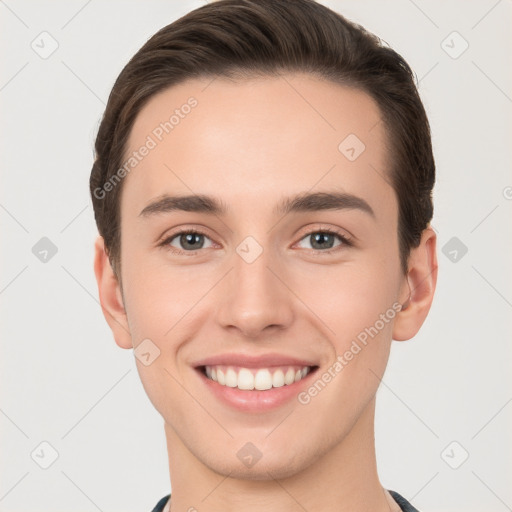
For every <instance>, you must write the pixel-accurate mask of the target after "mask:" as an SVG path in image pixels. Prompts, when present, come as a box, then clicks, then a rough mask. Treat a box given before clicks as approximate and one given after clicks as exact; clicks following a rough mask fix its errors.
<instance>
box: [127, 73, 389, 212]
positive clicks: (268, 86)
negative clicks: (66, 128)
mask: <svg viewBox="0 0 512 512" xmlns="http://www.w3.org/2000/svg"><path fill="white" fill-rule="evenodd" d="M144 148H147V149H144ZM142 153H144V155H142ZM133 155H136V156H133ZM125 157H126V159H125V163H126V162H127V161H128V159H130V160H131V163H132V164H133V165H128V166H126V167H127V170H128V171H129V172H128V173H127V177H126V180H127V182H126V183H125V184H124V190H123V195H122V210H123V209H126V208H128V207H130V209H134V210H137V211H138V212H140V211H141V210H142V209H143V208H144V205H145V204H147V202H148V201H149V200H150V199H152V198H155V197H158V196H161V195H163V194H173V195H176V194H187V195H188V194H194V193H201V194H203V193H204V194H208V195H216V196H218V195H222V196H223V197H224V198H225V202H226V203H228V204H231V203H233V204H238V205H239V206H240V207H241V208H242V207H246V208H248V209H249V208H253V207H254V204H257V205H259V206H263V205H265V204H266V203H267V202H268V205H269V208H270V207H271V205H272V204H274V203H275V202H276V201H277V200H278V199H279V198H281V197H282V196H283V194H284V193H285V194H286V195H288V194H293V193H299V192H304V191H307V190H312V189H315V190H326V189H329V190H334V189H335V190H337V191H340V192H344V191H348V192H351V193H356V194H359V195H364V196H365V197H367V198H369V199H370V200H371V199H372V198H373V200H376V201H382V200H384V201H386V200H390V201H391V202H393V200H394V199H393V191H392V189H391V187H390V185H389V183H388V181H387V174H388V150H387V147H386V133H385V128H384V124H383V123H382V121H381V114H380V111H379V108H378V106H377V104H376V103H375V101H374V100H373V99H372V98H371V97H370V96H369V95H367V94H366V93H364V92H363V91H361V90H358V89H354V88H349V87H347V86H342V85H338V84H334V83H332V82H329V81H326V80H321V79H318V78H315V77H312V76H310V75H305V74H287V75H282V76H279V77H260V78H253V79H240V80H236V81H230V80H227V79H225V78H215V79H213V80H212V79H211V78H209V79H194V80H188V81H186V82H182V83H180V84H179V85H176V86H172V87H170V88H168V89H166V90H164V91H162V92H160V93H158V94H157V95H155V96H153V97H152V98H151V99H150V100H149V102H148V103H147V104H146V105H145V106H144V108H143V109H142V110H141V111H140V112H139V114H138V116H137V118H136V120H135V123H134V125H133V128H132V131H131V133H130V137H129V140H128V146H127V152H126V155H125ZM251 198H253V199H254V200H257V203H254V204H253V203H251ZM251 204H252V206H250V205H251ZM388 204H389V201H388Z"/></svg>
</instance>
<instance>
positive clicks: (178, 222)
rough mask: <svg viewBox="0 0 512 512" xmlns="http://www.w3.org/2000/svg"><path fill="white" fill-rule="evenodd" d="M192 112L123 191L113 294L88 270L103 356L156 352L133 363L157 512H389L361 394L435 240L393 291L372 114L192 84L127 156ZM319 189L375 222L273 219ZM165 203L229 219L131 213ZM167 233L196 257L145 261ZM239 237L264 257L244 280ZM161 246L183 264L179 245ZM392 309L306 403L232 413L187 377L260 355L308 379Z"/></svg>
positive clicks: (369, 401)
mask: <svg viewBox="0 0 512 512" xmlns="http://www.w3.org/2000/svg"><path fill="white" fill-rule="evenodd" d="M292 86H293V87H292ZM190 96H194V97H195V98H196V99H197V101H198V105H197V107H195V108H194V109H193V110H192V111H191V112H190V114H188V116H186V117H185V118H184V119H182V120H181V121H180V123H179V125H177V126H176V127H175V128H174V130H173V131H172V132H171V133H170V134H169V135H167V136H166V137H165V138H164V139H163V140H162V142H160V143H159V144H158V146H157V147H156V148H155V149H153V150H152V151H151V152H150V153H149V155H148V156H146V157H145V158H144V159H143V160H142V161H141V162H140V163H139V164H138V166H137V167H136V168H135V169H134V170H133V171H132V172H131V173H130V174H129V175H127V177H126V178H125V181H124V185H123V187H124V188H123V193H122V196H121V219H122V221H121V275H120V279H121V284H122V289H121V286H120V283H119V281H118V279H116V276H115V275H114V273H113V272H112V269H111V267H110V264H109V262H108V258H107V256H106V253H105V248H104V245H103V240H102V238H101V237H99V238H98V240H97V242H96V259H95V273H96V278H97V281H98V287H99V295H100V300H101V305H102V308H103V312H104V314H105V318H106V320H107V322H108V323H109V325H110V327H111V329H112V332H113V335H114V338H115V341H116V343H117V344H118V345H119V346H120V347H122V348H125V349H132V348H136V347H137V346H138V345H139V344H140V343H141V342H142V340H144V339H147V338H149V339H150V340H151V341H152V342H153V343H154V344H155V345H156V346H158V348H159V350H160V356H159V357H158V358H157V359H155V360H154V362H152V364H150V365H149V366H145V365H143V364H142V363H141V362H140V361H139V360H138V359H135V360H136V363H137V369H138V371H139V374H140V378H141V380H142V383H143V385H144V388H145V390H146V392H147V394H148V396H149V398H150V400H151V402H152V403H153V405H154V406H155V408H156V409H157V410H158V411H159V413H160V414H161V415H162V417H163V419H164V421H165V434H166V440H167V447H168V456H169V469H170V477H171V482H172V502H171V507H170V509H171V511H172V512H177V511H182V510H183V511H186V510H188V509H189V508H190V507H195V508H196V509H198V510H202V509H205V508H206V509H208V510H209V511H210V512H216V511H232V510H233V511H234V510H244V511H249V512H250V511H253V510H254V511H256V510H262V509H263V507H265V508H264V509H268V510H273V511H299V510H300V511H303V510H304V509H305V510H308V511H310V512H313V511H319V510H322V511H323V512H329V511H334V510H336V511H337V512H340V511H351V512H358V511H361V512H362V511H370V510H371V511H389V510H399V507H398V505H397V504H396V503H395V502H394V501H393V499H392V498H391V496H390V495H389V493H388V492H387V491H386V490H385V489H384V488H383V487H382V486H381V484H380V482H379V478H378V475H377V468H376V458H375V446H374V412H375V394H376V391H377V388H378V386H379V383H380V379H381V378H382V376H383V374H384V371H385V368H386V364H387V361H388V356H389V351H390V345H391V341H392V339H395V340H398V341H402V340H407V339H410V338H411V337H413V336H414V335H415V334H416V332H417V331H418V329H419V328H420V326H421V325H422V323H423V321H424V320H425V318H426V316H427V314H428V311H429V308H430V305H431V302H432V298H433V294H434V289H435V284H436V279H437V259H436V236H435V233H434V231H433V230H432V229H431V228H430V227H429V228H427V229H426V230H425V231H424V233H423V236H422V239H421V243H420V245H419V247H418V248H416V249H413V250H412V252H411V255H410V258H409V270H408V273H407V274H406V275H404V274H403V273H402V272H401V269H400V258H399V251H398V238H397V236H398V235H397V223H398V203H397V199H396V196H395V193H394V190H393V189H392V188H391V186H390V185H389V183H388V182H387V181H386V180H385V179H383V178H382V176H386V175H387V173H388V171H389V154H388V150H387V146H386V133H385V126H384V124H383V123H382V122H380V113H379V109H378V107H377V105H376V103H375V102H374V101H373V100H372V99H371V98H370V97H369V96H368V95H366V94H365V93H364V92H361V91H358V90H355V89H349V88H347V87H344V86H341V85H338V84H333V83H331V82H327V81H324V80H320V79H317V78H315V77H313V76H309V75H305V74H298V73H294V74H291V73H290V74H287V75H284V76H281V77H265V78H257V79H247V78H244V79H240V80H238V81H228V80H226V79H221V78H217V79H215V80H214V81H213V82H212V81H211V80H189V81H187V82H184V83H182V84H180V85H177V86H173V87H171V88H169V89H167V90H165V91H164V92H162V93H159V94H158V95H156V96H154V97H153V98H152V99H151V100H150V101H149V103H148V104H147V105H146V106H145V107H144V109H143V110H142V111H141V112H140V113H139V115H138V117H137V119H136V122H135V125H134V127H133V130H132V132H131V136H130V139H129V148H128V149H129V151H128V152H131V151H133V150H136V149H137V148H139V147H140V146H141V145H142V144H143V143H144V141H145V140H146V137H147V136H148V134H150V133H151V132H152V130H153V129H154V128H155V126H158V125H159V123H161V122H162V121H163V120H165V119H166V118H168V115H166V113H167V112H172V110H174V109H175V108H179V107H180V105H183V104H184V103H186V101H187V99H188V98H189V97H190ZM351 133H352V134H356V135H357V136H358V137H359V139H360V140H362V141H363V142H364V144H365V146H366V149H365V151H364V152H363V153H362V154H361V155H360V156H359V157H358V158H357V159H356V160H355V161H353V162H351V161H349V160H348V159H347V158H346V157H345V156H344V155H343V154H342V153H341V152H340V151H339V150H338V145H339V144H340V142H341V141H342V140H343V139H344V138H345V137H346V136H347V135H348V134H351ZM376 171H378V172H376ZM318 191H338V192H340V191H341V192H347V193H350V194H354V195H356V196H358V197H360V198H363V199H364V200H365V201H366V202H367V203H368V204H369V205H370V206H371V208H372V209H373V211H374V214H375V216H374V217H373V216H371V215H369V214H367V213H365V212H363V211H360V210H358V209H343V210H323V211H316V212H302V213H289V214H288V215H285V216H282V215H274V214H273V213H272V209H273V208H274V206H275V205H276V204H277V203H278V202H279V201H280V200H281V199H282V198H283V197H287V196H290V195H293V194H296V193H302V192H318ZM165 193H167V194H173V195H181V194H183V195H188V194H208V195H212V196H216V197H218V198H221V199H222V200H223V201H224V202H225V203H226V204H227V205H228V207H229V212H228V213H227V214H226V215H225V216H215V215H208V214H206V213H196V212H183V211H174V212H167V213H161V214H158V215H151V216H147V217H146V216H141V215H140V212H141V211H142V210H143V209H144V208H145V207H146V206H147V205H148V204H149V203H151V202H152V201H154V200H155V199H157V198H159V197H161V196H162V194H165ZM178 227H186V228H198V229H202V230H203V231H204V232H205V234H206V237H205V238H204V239H201V240H202V241H203V243H204V246H203V248H200V249H199V250H196V251H195V252H194V251H191V250H190V249H188V251H189V253H188V254H187V253H185V254H176V253H173V252H172V251H171V249H169V245H170V242H169V243H168V244H167V247H162V246H159V245H158V244H159V242H161V241H162V240H164V239H165V238H168V237H169V236H171V235H172V234H173V233H175V232H176V231H177V228H178ZM321 228H331V229H336V230H339V231H340V232H341V233H342V234H344V235H349V236H350V237H351V240H352V241H353V245H352V246H346V245H344V244H343V243H342V242H341V241H340V240H339V239H337V238H336V237H334V240H333V241H332V247H333V248H334V249H338V250H335V251H334V252H332V253H331V254H330V255H328V254H325V251H323V250H322V249H319V248H315V246H314V245H313V242H312V241H311V237H310V236H309V235H310V234H311V233H317V232H321V231H322V229H321ZM247 236H252V237H254V239H256V240H257V242H258V243H259V244H260V246H261V247H262V248H263V252H262V253H261V255H260V256H259V257H258V258H257V259H256V260H255V261H254V262H252V263H251V264H248V263H247V262H246V261H245V260H244V259H243V258H242V257H240V256H239V254H238V253H237V252H236V248H237V246H238V245H239V244H240V243H241V242H242V241H243V240H244V239H245V238H246V237H247ZM199 245H200V244H199ZM172 247H173V248H175V249H176V250H180V249H181V251H183V252H185V251H186V250H187V248H186V247H184V246H183V244H181V245H180V237H179V236H178V237H175V238H174V240H173V241H172ZM329 247H330V246H329ZM340 247H341V248H340ZM190 253H192V254H190ZM396 302H399V303H400V304H403V303H405V302H407V303H408V306H407V307H406V308H405V309H404V310H403V311H401V312H399V313H398V314H397V315H396V316H395V317H394V319H393V320H392V321H389V322H388V323H387V324H386V325H385V327H384V328H383V329H382V330H380V331H379V333H378V335H377V336H375V337H374V338H373V339H371V341H369V343H368V344H367V345H366V346H365V347H364V348H363V349H362V350H361V351H360V352H359V353H358V354H357V355H356V356H355V357H354V358H353V359H352V360H351V361H350V362H349V363H348V364H347V365H346V366H345V367H344V368H343V370H342V371H341V372H340V373H339V374H338V375H337V376H336V378H334V379H332V381H331V382H330V383H329V384H328V385H327V386H326V387H325V388H324V389H323V390H322V391H321V392H320V393H319V394H318V395H317V396H316V397H314V399H312V400H311V401H310V403H309V404H307V405H302V404H300V403H299V402H298V401H297V400H291V401H289V402H288V403H286V404H285V405H284V406H281V407H279V408H277V409H275V410H273V411H268V412H264V413H259V414H250V413H244V412H239V411H237V410H234V409H232V408H230V407H229V406H227V405H224V404H223V403H221V402H219V401H218V400H217V399H216V398H214V397H213V396H212V395H211V393H210V392H209V391H208V390H207V389H206V387H205V386H204V383H203V382H201V380H200V378H199V377H198V375H197V372H196V371H195V370H194V369H193V368H192V366H191V365H192V364H193V363H194V361H198V359H200V358H203V357H207V356H213V355H217V354H221V353H226V352H231V351H232V352H238V353H244V354H254V355H259V354H264V353H268V352H273V353H279V354H286V355H290V356H294V357H298V358H305V359H308V360H313V361H316V362H317V364H318V365H319V367H320V368H319V370H318V374H319V375H321V374H322V373H323V372H325V371H326V370H327V368H328V367H329V366H331V365H332V364H333V363H334V361H335V359H336V355H339V354H343V353H344V352H345V351H346V350H347V349H349V347H350V345H351V343H352V341H353V340H354V339H355V338H356V337H357V335H358V334H359V333H360V332H361V331H363V330H364V329H365V327H369V326H372V325H374V324H375V322H376V320H377V319H379V315H380V314H382V313H385V312H386V311H387V310H389V308H391V307H392V305H393V304H394V303H396ZM247 442H251V443H253V444H254V445H255V446H256V447H257V448H258V449H259V450H260V452H261V453H262V457H261V459H260V460H259V461H258V462H257V463H256V464H255V465H254V466H252V467H251V468H248V467H246V466H245V465H244V464H242V462H241V461H240V460H239V459H238V457H237V455H236V454H237V452H238V450H239V449H240V448H241V447H242V446H244V445H245V444H246V443H247ZM203 500H204V501H203Z"/></svg>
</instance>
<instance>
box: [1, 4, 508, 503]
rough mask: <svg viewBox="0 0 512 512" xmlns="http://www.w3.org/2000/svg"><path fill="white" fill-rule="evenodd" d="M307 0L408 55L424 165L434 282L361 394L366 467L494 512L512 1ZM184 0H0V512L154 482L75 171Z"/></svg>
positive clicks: (126, 356)
mask: <svg viewBox="0 0 512 512" xmlns="http://www.w3.org/2000/svg"><path fill="white" fill-rule="evenodd" d="M323 3H325V4H326V5H328V6H330V7H332V8H334V9H335V10H337V11H339V12H340V13H342V14H344V15H345V16H347V17H348V18H349V19H352V20H354V21H357V22H360V23H362V24H363V25H364V26H366V27H367V28H368V29H370V30H371V31H373V32H375V33H376V34H377V35H379V36H380V37H382V38H383V39H384V40H385V41H387V42H388V43H389V44H390V45H391V46H392V47H393V48H395V49H396V50H397V51H398V52H399V53H401V54H402V55H403V56H404V57H405V58H406V60H407V61H408V62H409V63H410V64H411V66H412V67H413V69H414V70H415V72H416V74H417V76H418V79H419V80H420V92H421V95H422V98H423V100H424V102H425V105H426V108H427V111H428V114H429V118H430V121H431V126H432V131H433V143H434V149H435V155H436V162H437V170H438V175H437V185H436V188H435V218H434V221H433V225H434V227H435V229H436V230H437V232H438V241H439V264H440V268H439V282H438V289H437V292H436V298H435V300H434V305H433V307H432V311H431V314H430V316H429V318H428V320H427V321H426V323H425V325H424V327H423V328H422V330H421V332H420V333H419V335H418V336H417V337H416V338H415V339H413V340H411V341H408V342H401V343H399V342H394V343H393V346H392V352H391V357H390V362H389V367H388V369H387V372H386V374H385V376H384V379H383V382H382V384H381V387H380V389H379V391H378V401H377V402H378V408H377V417H376V443H377V456H378V466H379V473H380V477H381V481H382V483H383V485H384V486H385V487H387V488H388V489H394V490H396V491H398V492H400V493H401V494H403V495H404V496H405V497H406V498H408V499H410V500H412V502H413V504H414V505H415V506H416V507H417V508H419V509H420V510H421V511H422V512H426V511H429V510H431V511H434V510H435V511H437V512H440V511H465V512H473V511H475V512H476V511H483V510H485V511H487V512H488V511H496V512H501V511H506V510H512V484H511V483H512V440H511V431H512V429H511V426H512V403H511V401H512V385H511V384H512V375H511V373H512V372H511V371H510V368H511V361H512V357H511V355H512V354H511V353H512V348H511V343H510V341H511V322H510V320H511V316H512V315H511V312H512V286H511V275H512V272H511V265H510V262H511V261H512V257H511V256H512V242H511V232H510V228H511V219H512V216H511V213H512V200H511V198H512V188H511V187H512V175H511V172H510V163H511V149H510V148H511V140H512V139H511V131H512V130H511V112H512V92H511V86H512V67H511V65H510V62H511V59H510V48H511V35H510V23H511V11H512V2H511V0H501V1H496V0H481V1H464V2H463V1H462V0H461V1H453V0H452V1H440V0H436V1H429V2H427V1H426V0H423V1H420V0H415V1H414V2H413V1H412V0H396V1H392V2H391V1H367V0H365V1H341V0H340V1H335V0H331V1H324V2H323ZM203 4H204V2H203V1H200V0H198V1H180V2H175V1H167V2H163V1H155V0H152V1H148V0H145V1H142V0H138V1H133V0H132V1H122V2H121V1H120V0H115V1H109V2H105V1H104V2H100V1H99V0H92V1H91V0H89V1H84V0H72V1H70V0H68V1H63V0H60V1H55V2H51V3H50V2H36V1H30V2H29V1H16V0H5V1H4V0H0V39H1V43H2V46H1V48H2V65H1V78H0V102H1V103H0V104H1V109H2V110H1V115H2V118H1V119H2V122H1V127H2V132H1V137H0V144H1V155H2V159H1V173H2V176H1V180H2V181H1V183H2V187H1V190H0V223H1V228H2V250H1V269H2V272H1V276H0V304H1V328H2V332H1V343H2V345H1V357H0V364H1V369H0V378H1V382H0V385H1V388H0V390H1V402H0V429H1V441H2V442H1V454H0V468H1V469H0V471H1V473H0V475H1V480H0V510H1V511H2V512H21V511H23V512H27V511H31V512H39V511H40V512H43V511H45V512H48V511H52V512H64V511H66V512H70V511H75V512H78V511H80V512H86V511H91V512H94V511H98V510H100V511H105V512H107V511H108V512H118V511H125V512H142V511H144V510H148V511H149V510H150V509H151V508H152V507H153V506H154V505H155V504H156V502H157V501H158V500H159V499H160V498H161V497H162V496H164V495H165V494H167V493H168V492H169V491H170V487H169V475H168V467H167V453H166V447H165V440H164V433H163V420H162V419H161V417H160V416H159V415H158V413H157V412H156V411H155V410H154V409H153V406H152V405H151V403H150V402H149V400H148V398H147V397H146V395H145V392H144V390H143V388H142V385H141V383H140V381H139V377H138V374H137V371H136V368H135V363H134V359H133V355H132V351H128V350H122V349H120V348H118V347H117V345H115V343H114V341H113V338H112V336H111V333H110V331H109V329H108V327H107V324H106V322H105V321H104V319H103V316H102V313H101V310H100V307H99V305H98V301H97V290H96V283H95V280H94V274H93V270H92V258H93V242H94V239H95V235H96V227H95V224H94V221H93V212H92V207H91V201H90V199H89V196H88V180H89V173H90V168H91V164H92V159H93V151H92V147H93V140H94V137H95V134H96V130H97V126H98V122H99V119H100V117H101V115H102V112H103V110H104V106H105V102H106V100H107V97H108V94H109V92H110V89H111V87H112V85H113V81H114V80H115V78H116V77H117V75H118V73H119V72H120V71H121V69H122V67H123V66H124V64H125V63H126V62H127V60H128V59H129V58H130V57H131V56H132V54H133V53H135V51H136V50H137V49H138V48H139V47H140V46H141V45H142V44H143V43H144V42H145V41H146V39H147V38H149V37H150V36H151V35H152V34H153V33H154V32H156V31H157V30H158V29H159V28H161V27H162V26H164V25H166V24H168V23H170V22H172V21H173V20H174V19H176V18H177V17H179V16H181V15H183V14H185V13H186V12H188V11H189V10H191V9H193V8H196V7H199V6H201V5H203ZM43 31H47V32H49V33H50V34H51V36H52V38H54V39H55V40H56V41H57V42H58V45H59V46H58V48H57V50H56V51H55V52H54V53H53V54H52V55H51V56H49V57H48V58H47V59H43V58H41V57H40V56H39V55H38V53H36V52H35V51H34V50H33V49H32V48H31V43H32V41H35V43H34V45H36V44H38V45H39V47H42V46H43V44H44V46H45V48H46V49H48V48H50V46H49V45H50V41H49V39H46V40H45V42H44V43H42V42H41V37H47V36H40V33H41V32H43ZM453 31H456V32H458V34H459V35H460V37H459V36H458V35H456V34H455V35H453V34H452V32H453ZM461 38H463V39H461ZM443 41H444V43H443ZM464 41H467V43H468V44H469V47H468V48H467V50H466V51H465V52H464V53H462V54H461V55H460V56H458V58H453V57H454V56H457V54H458V53H459V52H460V51H461V50H462V49H463V48H464V44H465V43H464ZM40 51H42V49H41V50H40ZM450 54H451V55H450ZM42 237H48V238H49V239H50V240H51V241H52V242H53V243H54V244H55V245H56V247H57V248H58V252H57V254H56V255H55V256H53V257H52V258H50V259H49V261H47V262H46V263H44V262H42V261H40V260H39V259H38V258H37V257H36V256H35V255H34V254H33V252H32V248H33V246H34V245H35V244H36V243H37V242H38V241H39V240H40V239H41V238H42ZM453 237H456V238H457V239H458V241H457V240H456V241H455V242H453V241H452V242H451V243H452V244H453V243H457V244H459V246H460V244H461V243H462V244H464V245H465V246H466V247H467V249H468V251H467V254H465V255H462V251H461V250H460V247H459V248H457V247H455V246H453V247H452V246H451V245H448V246H446V244H447V243H448V242H449V241H450V240H451V239H452V238H453ZM443 247H445V252H446V253H447V255H445V254H444V253H443ZM454 248H455V250H456V251H457V252H456V253H454V252H453V250H454ZM450 251H451V254H450ZM455 257H456V261H452V260H453V259H454V258H455ZM454 441H455V444H451V443H453V442H454ZM42 442H47V443H49V444H50V445H51V446H52V447H53V448H54V449H55V450H56V451H57V452H58V458H57V460H56V461H55V462H54V463H53V464H52V465H51V466H50V467H49V468H48V469H42V468H41V467H40V464H44V462H45V461H46V462H49V461H50V457H51V449H50V448H49V447H48V446H47V445H42V446H41V443H42ZM447 447H448V448H447ZM465 452H467V453H468V455H469V457H468V458H467V460H466V461H464V462H463V463H462V464H461V465H460V466H459V467H458V468H457V469H454V468H452V467H450V465H451V466H454V467H455V466H458V465H459V464H460V463H461V461H462V460H463V458H464V456H465ZM31 454H32V455H31ZM205 503H207V502H205ZM206 508H207V507H206V506H205V509H206Z"/></svg>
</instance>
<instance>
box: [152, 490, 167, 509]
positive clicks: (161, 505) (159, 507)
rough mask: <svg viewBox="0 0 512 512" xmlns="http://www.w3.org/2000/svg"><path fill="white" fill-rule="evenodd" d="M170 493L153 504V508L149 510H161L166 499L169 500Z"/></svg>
mask: <svg viewBox="0 0 512 512" xmlns="http://www.w3.org/2000/svg"><path fill="white" fill-rule="evenodd" d="M170 496H171V495H170V494H168V495H167V496H164V497H163V498H162V499H161V500H160V501H159V502H158V503H157V504H156V506H155V508H154V509H153V510H152V511H151V512H163V510H164V507H165V505H166V503H167V501H168V500H169V498H170Z"/></svg>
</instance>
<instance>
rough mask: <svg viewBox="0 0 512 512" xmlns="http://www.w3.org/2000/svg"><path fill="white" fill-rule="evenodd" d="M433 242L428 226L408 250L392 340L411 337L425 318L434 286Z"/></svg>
mask: <svg viewBox="0 0 512 512" xmlns="http://www.w3.org/2000/svg"><path fill="white" fill-rule="evenodd" d="M436 240H437V237H436V234H435V232H434V230H433V229H432V228H431V227H430V226H429V227H428V228H426V229H425V230H424V231H423V233H422V236H421V240H420V244H419V246H418V247H416V248H414V249H412V250H411V253H410V256H409V261H408V271H407V276H405V277H404V283H403V286H402V290H401V297H402V298H403V300H402V304H404V305H403V308H402V311H400V312H399V313H398V314H397V316H396V318H395V324H394V327H393V339H394V340H397V341H405V340H408V339H410V338H412V337H413V336H414V335H415V334H416V333H417V332H418V331H419V329H420V327H421V326H422V325H423V322H424V321H425V318H427V315H428V312H429V310H430V306H431V305H432V299H433V298H434V291H435V289H436V283H437V253H436Z"/></svg>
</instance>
